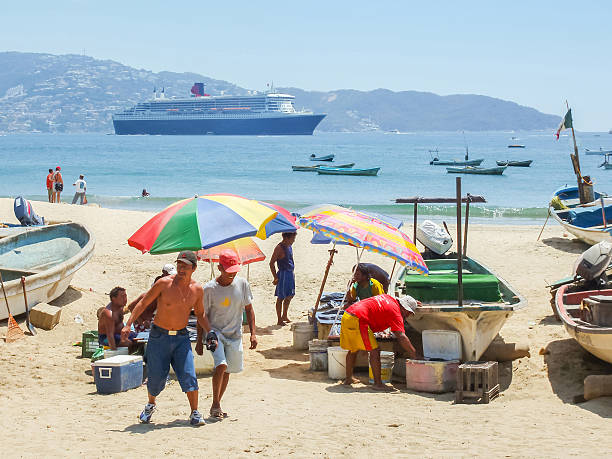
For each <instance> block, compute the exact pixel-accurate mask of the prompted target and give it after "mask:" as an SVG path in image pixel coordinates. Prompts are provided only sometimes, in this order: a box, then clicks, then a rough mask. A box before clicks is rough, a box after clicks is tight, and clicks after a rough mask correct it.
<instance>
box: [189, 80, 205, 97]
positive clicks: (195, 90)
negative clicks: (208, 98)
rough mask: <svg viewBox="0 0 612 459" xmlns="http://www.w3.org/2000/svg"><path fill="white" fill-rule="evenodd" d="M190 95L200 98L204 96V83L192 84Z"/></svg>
mask: <svg viewBox="0 0 612 459" xmlns="http://www.w3.org/2000/svg"><path fill="white" fill-rule="evenodd" d="M191 94H193V95H194V96H196V97H202V96H203V95H204V83H194V84H193V86H192V87H191Z"/></svg>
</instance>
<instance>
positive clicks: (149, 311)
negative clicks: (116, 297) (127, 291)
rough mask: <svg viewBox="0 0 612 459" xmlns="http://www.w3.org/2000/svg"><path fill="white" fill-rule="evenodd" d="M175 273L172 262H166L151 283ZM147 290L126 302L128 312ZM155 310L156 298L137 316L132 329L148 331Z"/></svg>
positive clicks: (132, 309) (131, 310)
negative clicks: (159, 273) (128, 302)
mask: <svg viewBox="0 0 612 459" xmlns="http://www.w3.org/2000/svg"><path fill="white" fill-rule="evenodd" d="M174 274H176V268H175V267H174V265H173V264H171V263H167V264H165V265H164V267H163V268H162V273H161V275H159V276H157V277H156V278H155V280H154V281H153V285H155V282H157V281H158V280H159V279H161V278H162V277H166V276H172V275H174ZM146 293H147V292H144V293H141V294H140V295H138V297H137V298H136V299H135V300H134V301H132V302H131V303H130V304H128V310H129V311H130V312H133V311H134V308H135V307H136V305H137V304H138V302H139V301H140V300H142V299H143V298H144V296H145V294H146ZM155 311H157V300H153V301H152V302H151V303H150V304H148V305H147V306H146V307H145V310H144V311H143V312H142V313H141V314H140V315H139V316H138V318H137V319H136V320H135V321H134V330H136V332H138V333H140V332H144V331H148V330H149V329H150V328H151V325H152V324H153V318H154V317H155Z"/></svg>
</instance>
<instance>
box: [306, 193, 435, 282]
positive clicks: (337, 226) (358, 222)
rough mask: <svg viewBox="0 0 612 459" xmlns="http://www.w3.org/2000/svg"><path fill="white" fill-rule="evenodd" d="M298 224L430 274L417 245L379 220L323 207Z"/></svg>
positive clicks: (316, 208) (326, 205) (307, 215)
mask: <svg viewBox="0 0 612 459" xmlns="http://www.w3.org/2000/svg"><path fill="white" fill-rule="evenodd" d="M299 224H300V225H301V226H303V227H304V228H308V229H309V230H312V231H314V232H316V233H320V234H322V235H324V236H326V237H329V238H330V239H332V240H334V241H344V242H348V243H349V244H350V245H353V246H355V247H361V248H363V249H365V250H368V251H371V252H375V253H380V254H381V255H384V256H386V257H389V258H392V259H394V260H396V261H397V262H399V263H401V264H403V265H406V266H408V267H410V268H412V269H414V270H415V271H418V272H420V273H423V274H427V273H428V272H429V270H428V269H427V265H426V264H425V261H424V260H423V257H422V256H421V254H420V253H419V251H418V249H417V248H416V245H415V244H414V243H413V242H412V241H411V240H410V238H409V237H408V236H407V235H406V234H404V233H403V232H402V231H401V230H400V229H398V228H395V227H394V226H393V225H390V224H388V223H386V222H384V221H382V220H379V219H378V218H376V217H374V216H371V215H368V214H365V213H363V212H358V211H355V210H351V209H346V208H344V207H340V206H335V205H331V204H324V205H322V206H320V207H315V208H311V209H309V210H308V211H307V212H306V213H304V214H302V216H301V217H300V220H299Z"/></svg>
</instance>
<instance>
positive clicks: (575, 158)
mask: <svg viewBox="0 0 612 459" xmlns="http://www.w3.org/2000/svg"><path fill="white" fill-rule="evenodd" d="M565 105H566V106H567V111H568V112H569V111H570V108H569V104H568V103H567V100H566V101H565ZM572 139H573V140H574V154H573V155H570V156H571V158H572V165H573V166H574V173H575V174H576V179H577V180H578V195H579V196H580V204H585V203H586V202H587V199H586V196H585V194H584V187H583V182H582V172H581V170H580V157H579V156H578V146H577V145H576V133H575V132H574V118H573V117H572Z"/></svg>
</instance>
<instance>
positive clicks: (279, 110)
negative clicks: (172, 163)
mask: <svg viewBox="0 0 612 459" xmlns="http://www.w3.org/2000/svg"><path fill="white" fill-rule="evenodd" d="M191 93H192V97H189V98H167V97H165V95H164V92H163V90H162V91H161V92H157V91H156V92H155V96H154V98H153V99H151V100H149V101H147V102H142V103H139V104H136V105H135V106H134V107H131V108H129V109H127V110H124V111H123V112H121V113H116V114H114V115H113V126H114V128H115V134H117V135H137V134H151V135H312V133H313V131H314V130H315V128H316V127H317V125H318V124H319V123H320V122H321V120H323V118H325V115H324V114H315V113H312V112H310V111H297V110H296V109H295V105H294V99H295V97H294V96H291V95H289V94H278V93H275V92H268V93H262V94H256V95H250V96H210V95H208V94H206V93H205V91H204V84H203V83H195V84H194V85H193V87H192V88H191Z"/></svg>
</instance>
